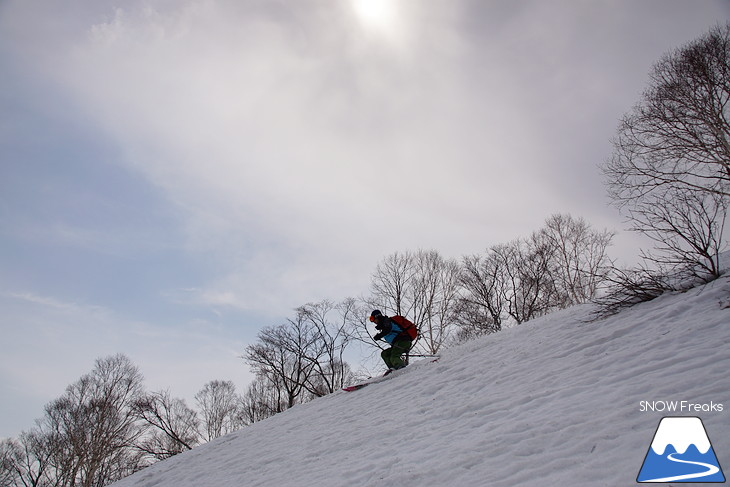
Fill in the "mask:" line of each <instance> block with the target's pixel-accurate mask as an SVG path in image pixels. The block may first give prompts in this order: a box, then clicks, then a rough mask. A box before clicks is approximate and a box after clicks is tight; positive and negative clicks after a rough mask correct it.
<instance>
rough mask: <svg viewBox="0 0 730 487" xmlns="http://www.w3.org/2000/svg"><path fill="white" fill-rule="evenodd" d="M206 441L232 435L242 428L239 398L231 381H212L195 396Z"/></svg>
mask: <svg viewBox="0 0 730 487" xmlns="http://www.w3.org/2000/svg"><path fill="white" fill-rule="evenodd" d="M195 400H196V402H197V403H198V407H199V409H200V413H201V415H202V419H203V431H204V436H205V439H206V440H207V441H210V440H212V439H214V438H218V437H219V436H223V435H226V434H228V433H232V432H233V431H236V430H237V429H239V428H241V426H243V421H242V414H241V410H240V405H241V397H240V396H239V395H238V393H237V392H236V386H235V385H234V384H233V382H231V381H222V380H213V381H210V382H208V383H207V384H205V386H203V388H202V389H201V390H200V391H199V392H198V393H197V394H195Z"/></svg>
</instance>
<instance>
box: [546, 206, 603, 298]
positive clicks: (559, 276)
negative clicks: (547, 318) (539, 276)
mask: <svg viewBox="0 0 730 487" xmlns="http://www.w3.org/2000/svg"><path fill="white" fill-rule="evenodd" d="M614 235H615V234H614V232H609V231H608V230H604V231H600V232H599V231H595V230H593V229H592V228H591V226H590V225H589V224H588V223H587V222H586V221H585V220H584V219H582V218H574V217H572V216H571V215H561V214H557V215H553V216H551V217H550V218H548V219H547V220H546V221H545V225H544V227H543V228H542V229H541V230H540V231H539V232H538V234H537V236H535V237H534V238H536V239H541V240H543V241H544V242H545V244H546V245H547V246H549V248H550V250H549V251H550V252H551V259H552V268H553V270H552V276H553V277H554V278H555V279H556V284H557V286H558V288H559V292H560V293H561V294H562V297H561V300H562V301H563V302H562V305H563V307H565V306H571V305H574V304H580V303H586V302H588V301H590V300H592V299H593V298H595V297H596V295H597V293H598V291H599V288H600V287H601V285H602V284H603V283H605V281H606V278H607V276H608V274H609V272H610V269H611V268H612V264H611V261H610V259H609V258H608V252H607V250H608V247H609V245H611V240H613V237H614Z"/></svg>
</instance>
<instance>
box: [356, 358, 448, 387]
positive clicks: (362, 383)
mask: <svg viewBox="0 0 730 487" xmlns="http://www.w3.org/2000/svg"><path fill="white" fill-rule="evenodd" d="M439 358H441V357H438V356H437V357H435V358H433V359H432V360H429V362H430V363H434V362H438V361H439ZM407 368H408V367H403V368H402V369H398V370H394V371H392V372H391V373H389V374H385V375H383V376H380V377H375V378H370V379H368V380H366V381H365V382H361V383H359V384H355V385H352V386H347V387H343V388H342V390H343V391H345V392H352V391H358V390H360V389H362V388H363V387H365V386H369V385H370V384H377V383H379V382H382V381H384V380H387V379H390V378H391V377H395V376H396V375H399V373H400V372H401V371H403V370H405V369H407Z"/></svg>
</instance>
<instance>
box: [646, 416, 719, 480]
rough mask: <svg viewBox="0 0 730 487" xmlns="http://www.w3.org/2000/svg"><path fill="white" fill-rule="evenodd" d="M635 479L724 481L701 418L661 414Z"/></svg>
mask: <svg viewBox="0 0 730 487" xmlns="http://www.w3.org/2000/svg"><path fill="white" fill-rule="evenodd" d="M636 481H637V482H641V483H643V482H647V483H648V482H708V483H722V482H725V475H723V473H722V468H720V463H719V462H718V461H717V456H715V450H713V448H712V444H711V443H710V438H709V437H708V436H707V431H706V430H705V426H704V424H702V420H701V419H700V418H696V417H690V416H683V417H666V418H662V420H661V421H660V422H659V426H658V427H657V430H656V433H654V439H653V440H652V442H651V446H650V447H649V451H647V452H646V457H645V458H644V463H643V465H642V466H641V471H639V476H638V477H637V478H636Z"/></svg>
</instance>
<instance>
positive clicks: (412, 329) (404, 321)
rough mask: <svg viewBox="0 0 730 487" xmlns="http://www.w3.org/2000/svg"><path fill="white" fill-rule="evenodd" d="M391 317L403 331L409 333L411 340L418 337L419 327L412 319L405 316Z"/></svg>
mask: <svg viewBox="0 0 730 487" xmlns="http://www.w3.org/2000/svg"><path fill="white" fill-rule="evenodd" d="M390 319H391V320H392V321H393V322H395V324H396V325H398V326H400V327H401V328H402V329H403V333H404V334H405V335H408V338H409V339H410V340H411V341H413V340H415V339H416V337H417V336H418V328H416V325H414V324H413V322H412V321H410V320H409V319H408V318H405V317H403V316H391V317H390Z"/></svg>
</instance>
